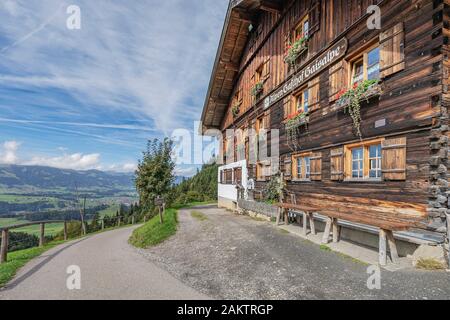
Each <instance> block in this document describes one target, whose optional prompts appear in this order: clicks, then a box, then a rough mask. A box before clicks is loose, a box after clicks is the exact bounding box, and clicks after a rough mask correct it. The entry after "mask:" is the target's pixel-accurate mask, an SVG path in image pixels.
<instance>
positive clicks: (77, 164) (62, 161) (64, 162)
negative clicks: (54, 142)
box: [23, 153, 102, 170]
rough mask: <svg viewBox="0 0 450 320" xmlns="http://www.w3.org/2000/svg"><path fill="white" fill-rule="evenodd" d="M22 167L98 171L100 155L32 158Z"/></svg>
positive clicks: (76, 154) (78, 154)
mask: <svg viewBox="0 0 450 320" xmlns="http://www.w3.org/2000/svg"><path fill="white" fill-rule="evenodd" d="M23 164H24V165H30V166H47V167H55V168H60V169H73V170H91V169H97V170H100V169H101V168H102V167H101V165H100V154H98V153H93V154H81V153H74V154H65V155H63V156H60V157H33V158H32V159H31V160H29V161H25V162H23Z"/></svg>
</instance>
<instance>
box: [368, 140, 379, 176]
mask: <svg viewBox="0 0 450 320" xmlns="http://www.w3.org/2000/svg"><path fill="white" fill-rule="evenodd" d="M369 166H370V167H369V177H370V178H377V179H381V175H382V171H381V144H377V145H373V146H370V147H369Z"/></svg>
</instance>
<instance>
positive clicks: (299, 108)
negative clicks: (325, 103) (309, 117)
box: [285, 89, 309, 119]
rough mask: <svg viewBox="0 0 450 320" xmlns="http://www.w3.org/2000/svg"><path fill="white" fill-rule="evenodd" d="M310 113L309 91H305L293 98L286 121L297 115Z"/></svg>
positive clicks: (286, 113)
mask: <svg viewBox="0 0 450 320" xmlns="http://www.w3.org/2000/svg"><path fill="white" fill-rule="evenodd" d="M304 112H305V113H308V112H309V90H308V89H303V90H301V91H299V92H297V93H296V94H294V95H293V96H292V100H291V105H290V106H289V108H288V110H286V111H285V119H286V118H288V117H289V116H292V115H294V114H296V113H304Z"/></svg>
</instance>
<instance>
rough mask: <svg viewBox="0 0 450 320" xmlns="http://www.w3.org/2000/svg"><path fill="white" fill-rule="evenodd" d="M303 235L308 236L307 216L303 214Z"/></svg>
mask: <svg viewBox="0 0 450 320" xmlns="http://www.w3.org/2000/svg"><path fill="white" fill-rule="evenodd" d="M303 235H304V236H305V237H306V236H307V235H308V215H307V214H306V212H303Z"/></svg>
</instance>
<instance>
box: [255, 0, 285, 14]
mask: <svg viewBox="0 0 450 320" xmlns="http://www.w3.org/2000/svg"><path fill="white" fill-rule="evenodd" d="M259 9H260V10H262V11H267V12H271V13H277V14H280V13H281V10H282V7H281V4H280V3H275V2H271V1H267V0H266V1H261V2H260V6H259Z"/></svg>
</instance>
